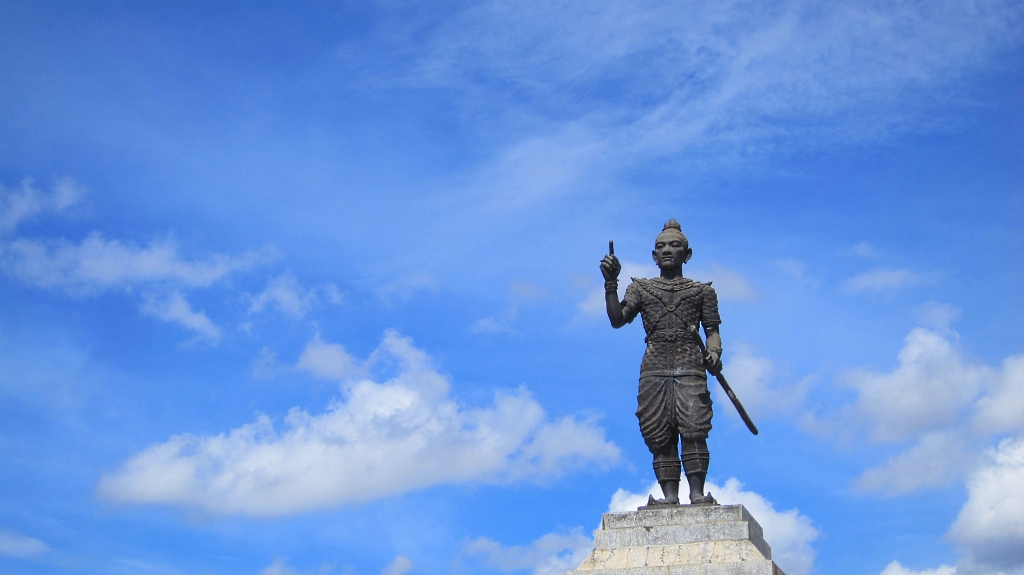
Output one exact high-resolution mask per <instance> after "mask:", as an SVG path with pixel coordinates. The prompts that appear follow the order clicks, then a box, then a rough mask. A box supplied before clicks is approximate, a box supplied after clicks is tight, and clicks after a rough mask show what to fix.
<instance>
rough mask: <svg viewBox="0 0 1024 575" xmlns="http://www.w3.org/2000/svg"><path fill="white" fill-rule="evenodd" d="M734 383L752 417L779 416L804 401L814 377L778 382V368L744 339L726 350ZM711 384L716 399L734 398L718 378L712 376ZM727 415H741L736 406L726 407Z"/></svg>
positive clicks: (756, 418) (727, 367)
mask: <svg viewBox="0 0 1024 575" xmlns="http://www.w3.org/2000/svg"><path fill="white" fill-rule="evenodd" d="M723 357H724V358H725V360H726V362H725V367H724V369H723V373H725V374H727V377H728V381H729V385H730V387H732V388H733V390H734V391H735V392H736V395H737V397H739V398H740V401H741V402H743V407H744V408H745V409H746V410H747V413H749V414H750V416H751V418H752V419H755V421H756V420H758V419H761V418H768V417H778V416H785V415H789V414H792V413H793V412H795V411H796V410H797V409H798V408H799V407H800V406H801V405H802V404H803V401H804V397H805V396H806V395H807V392H808V391H809V390H810V388H811V385H812V384H813V382H814V380H813V379H812V378H804V379H802V380H800V381H797V382H795V383H791V384H789V385H779V384H777V383H776V379H777V376H778V370H777V369H776V367H775V364H774V363H773V362H772V361H771V360H770V359H768V358H766V357H762V356H759V355H757V354H755V353H754V352H753V351H752V350H751V349H750V347H749V346H747V345H744V344H742V343H737V344H734V345H732V346H731V347H730V349H729V351H728V352H726V353H724V354H723ZM708 380H709V385H710V387H711V389H712V390H713V393H715V401H716V402H718V403H720V404H729V403H730V400H729V398H728V396H726V395H725V392H723V391H722V388H721V386H719V385H718V384H717V383H715V382H714V381H713V380H714V378H713V377H711V376H708ZM725 410H726V413H728V414H729V415H728V416H727V417H732V418H735V419H736V420H737V421H739V415H738V414H737V413H736V412H735V410H734V409H732V407H731V406H730V407H727V408H725Z"/></svg>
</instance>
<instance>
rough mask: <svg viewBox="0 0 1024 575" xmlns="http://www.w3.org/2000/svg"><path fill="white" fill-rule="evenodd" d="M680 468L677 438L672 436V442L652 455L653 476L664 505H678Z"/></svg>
mask: <svg viewBox="0 0 1024 575" xmlns="http://www.w3.org/2000/svg"><path fill="white" fill-rule="evenodd" d="M681 475H682V466H681V465H680V461H679V436H678V435H676V434H674V433H673V434H672V441H671V442H670V443H668V444H666V445H665V446H664V447H663V448H661V449H659V450H657V451H655V453H654V476H655V477H657V478H658V485H661V492H662V493H664V494H665V499H664V500H663V502H664V503H679V479H680V476H681Z"/></svg>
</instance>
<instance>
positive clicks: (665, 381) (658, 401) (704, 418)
mask: <svg viewBox="0 0 1024 575" xmlns="http://www.w3.org/2000/svg"><path fill="white" fill-rule="evenodd" d="M711 415H712V413H711V393H710V392H709V391H708V380H707V379H705V378H703V377H700V376H696V375H685V376H675V377H671V376H669V377H666V376H663V375H652V376H645V377H641V378H640V392H639V394H637V409H636V417H637V419H639V420H640V433H642V434H643V436H644V443H646V444H647V448H648V449H650V450H651V453H656V452H658V451H660V450H662V449H664V448H665V447H666V446H668V445H670V444H671V443H672V442H674V441H678V439H677V437H678V436H680V435H681V436H682V437H683V439H689V440H694V439H707V437H708V432H709V431H711Z"/></svg>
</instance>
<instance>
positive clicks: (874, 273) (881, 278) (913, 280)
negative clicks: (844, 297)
mask: <svg viewBox="0 0 1024 575" xmlns="http://www.w3.org/2000/svg"><path fill="white" fill-rule="evenodd" d="M926 279H927V277H926V276H925V275H923V274H920V273H918V272H915V271H914V270H910V269H898V270H894V269H888V268H883V269H877V270H871V271H867V272H863V273H859V274H857V275H855V276H853V277H851V278H849V279H847V280H846V281H844V282H843V289H845V290H846V291H847V292H849V293H854V294H859V293H864V292H880V291H885V290H895V289H900V288H905V287H912V286H915V285H918V284H920V283H922V282H924V281H925V280H926Z"/></svg>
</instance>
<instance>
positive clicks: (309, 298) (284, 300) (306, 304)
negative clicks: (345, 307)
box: [249, 272, 343, 318]
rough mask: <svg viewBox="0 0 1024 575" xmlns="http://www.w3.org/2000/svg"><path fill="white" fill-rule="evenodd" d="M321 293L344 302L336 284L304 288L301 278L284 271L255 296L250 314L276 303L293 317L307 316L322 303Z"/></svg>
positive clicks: (327, 298)
mask: <svg viewBox="0 0 1024 575" xmlns="http://www.w3.org/2000/svg"><path fill="white" fill-rule="evenodd" d="M321 294H322V297H323V298H324V299H326V300H327V301H328V302H330V303H332V304H335V305H337V304H340V303H341V302H342V299H343V297H342V295H341V290H339V289H338V286H336V285H334V284H326V285H322V286H318V287H315V288H309V289H306V288H303V287H302V286H301V285H300V284H299V280H298V279H296V278H295V276H294V275H292V274H290V273H287V272H286V273H283V274H281V275H279V276H277V277H276V278H274V279H272V280H270V281H269V282H267V287H266V288H264V289H263V291H262V292H260V293H259V294H257V295H255V296H253V298H252V303H251V304H250V306H249V314H250V315H251V314H254V313H261V312H263V311H264V310H265V309H266V308H267V307H268V306H270V305H274V306H276V307H277V308H278V309H280V310H281V311H282V312H284V313H285V314H287V315H290V316H292V317H297V318H302V317H305V316H306V314H307V313H309V310H310V309H312V308H313V306H315V305H317V304H318V303H320V300H321Z"/></svg>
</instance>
